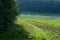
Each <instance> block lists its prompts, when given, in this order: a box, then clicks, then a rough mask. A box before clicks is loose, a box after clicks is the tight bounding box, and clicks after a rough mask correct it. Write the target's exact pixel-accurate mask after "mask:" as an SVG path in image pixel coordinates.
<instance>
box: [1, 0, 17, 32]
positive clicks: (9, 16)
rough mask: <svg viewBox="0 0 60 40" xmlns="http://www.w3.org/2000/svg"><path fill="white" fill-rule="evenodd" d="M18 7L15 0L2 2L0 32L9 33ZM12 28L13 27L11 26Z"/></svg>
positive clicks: (2, 0)
mask: <svg viewBox="0 0 60 40" xmlns="http://www.w3.org/2000/svg"><path fill="white" fill-rule="evenodd" d="M17 15H18V7H17V4H16V1H15V0H0V32H1V33H2V32H4V31H7V29H8V27H9V25H11V24H12V23H13V22H14V20H15V19H16V16H17ZM10 27H11V26H10Z"/></svg>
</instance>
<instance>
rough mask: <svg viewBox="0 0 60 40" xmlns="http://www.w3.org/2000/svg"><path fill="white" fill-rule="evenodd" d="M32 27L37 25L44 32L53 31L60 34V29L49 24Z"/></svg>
mask: <svg viewBox="0 0 60 40" xmlns="http://www.w3.org/2000/svg"><path fill="white" fill-rule="evenodd" d="M32 25H35V26H37V27H39V28H42V29H44V30H50V31H53V32H58V33H60V27H56V26H54V25H49V24H44V23H40V22H39V23H32Z"/></svg>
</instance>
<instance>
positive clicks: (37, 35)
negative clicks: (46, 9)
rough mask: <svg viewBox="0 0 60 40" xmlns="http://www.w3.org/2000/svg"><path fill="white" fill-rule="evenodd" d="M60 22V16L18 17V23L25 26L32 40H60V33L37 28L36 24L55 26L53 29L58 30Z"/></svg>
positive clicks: (26, 15)
mask: <svg viewBox="0 0 60 40" xmlns="http://www.w3.org/2000/svg"><path fill="white" fill-rule="evenodd" d="M59 20H60V17H59V16H46V15H30V14H21V15H19V16H18V17H17V21H16V23H17V24H19V25H23V26H24V30H25V31H27V32H29V38H30V39H31V40H60V32H55V31H56V30H55V31H52V30H51V29H50V30H48V29H47V28H46V29H47V30H45V29H43V28H40V27H38V26H40V25H37V26H36V24H38V23H42V24H43V25H45V24H47V25H53V28H54V27H56V28H57V27H59V26H60V25H59V24H60V22H59ZM43 27H44V26H43ZM50 27H51V26H49V28H50Z"/></svg>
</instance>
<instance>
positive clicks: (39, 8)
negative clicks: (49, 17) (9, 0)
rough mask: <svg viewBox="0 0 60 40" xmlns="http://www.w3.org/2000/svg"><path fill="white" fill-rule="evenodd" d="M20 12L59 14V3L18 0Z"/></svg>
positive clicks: (53, 0)
mask: <svg viewBox="0 0 60 40" xmlns="http://www.w3.org/2000/svg"><path fill="white" fill-rule="evenodd" d="M18 3H19V6H20V11H32V12H48V13H60V1H57V0H51V1H42V0H18Z"/></svg>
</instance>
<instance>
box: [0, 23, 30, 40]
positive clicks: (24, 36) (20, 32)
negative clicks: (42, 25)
mask: <svg viewBox="0 0 60 40" xmlns="http://www.w3.org/2000/svg"><path fill="white" fill-rule="evenodd" d="M28 34H29V33H28V32H27V31H25V30H24V27H23V26H22V25H17V24H15V23H12V24H11V25H10V28H8V31H6V32H4V33H3V34H0V40H30V39H29V38H28Z"/></svg>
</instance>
